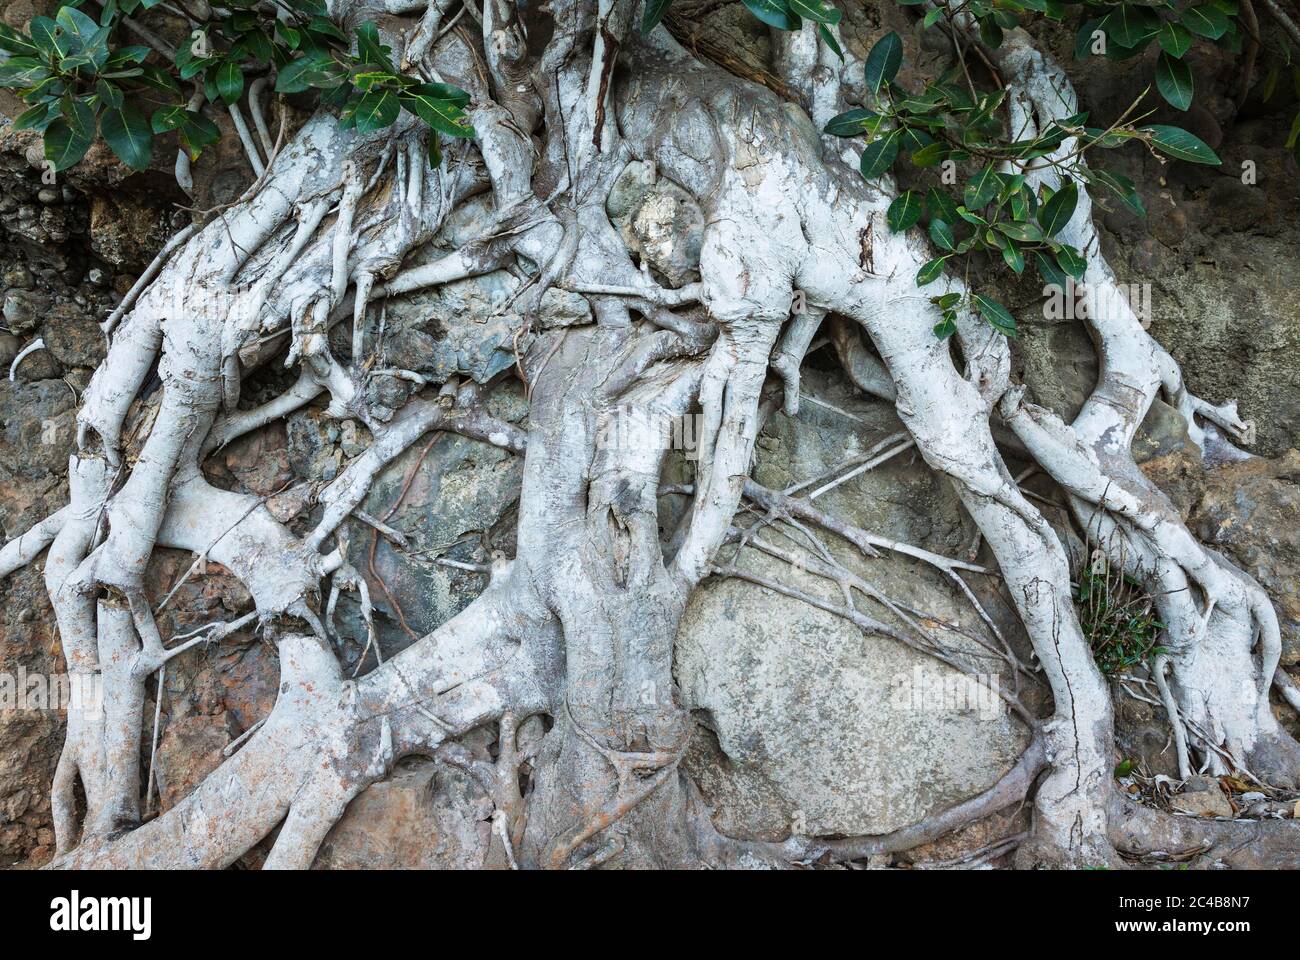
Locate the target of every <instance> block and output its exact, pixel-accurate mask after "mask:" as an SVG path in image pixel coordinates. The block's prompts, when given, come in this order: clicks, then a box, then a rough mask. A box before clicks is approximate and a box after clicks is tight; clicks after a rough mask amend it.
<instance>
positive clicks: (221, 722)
mask: <svg viewBox="0 0 1300 960" xmlns="http://www.w3.org/2000/svg"><path fill="white" fill-rule="evenodd" d="M233 739H234V737H233V736H232V735H231V730H230V724H229V718H228V717H227V716H226V714H225V713H224V712H223V713H220V714H217V715H216V716H204V715H195V716H190V717H185V718H184V719H181V720H176V721H169V722H168V723H167V726H166V727H165V729H164V730H163V733H162V737H161V739H160V740H159V742H158V756H157V760H156V763H155V767H154V770H155V773H156V776H157V779H158V795H159V797H160V798H161V800H160V806H161V807H162V809H163V810H170V809H171V808H172V807H174V806H176V804H178V803H179V802H180V801H182V800H184V799H185V798H186V797H187V796H189V794H190V792H191V791H192V790H193V789H194V788H195V787H196V786H198V785H199V784H200V783H201V782H202V781H203V778H204V777H206V776H207V775H208V774H209V773H211V772H212V771H213V770H215V769H217V767H219V766H221V764H222V762H223V761H224V760H225V759H226V758H225V756H224V754H223V753H222V751H223V750H225V748H226V747H227V745H229V743H230V742H231V740H233Z"/></svg>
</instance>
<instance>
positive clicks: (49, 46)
mask: <svg viewBox="0 0 1300 960" xmlns="http://www.w3.org/2000/svg"><path fill="white" fill-rule="evenodd" d="M27 32H28V33H29V34H31V38H32V43H34V44H35V45H36V46H37V47H38V48H39V49H40V52H41V53H42V54H44V55H45V59H46V60H47V61H49V62H53V61H55V60H62V59H63V58H64V57H66V56H67V55H68V54H69V53H71V52H72V44H71V43H70V42H69V41H68V40H67V39H66V38H64V37H62V36H60V35H59V27H58V24H56V23H55V22H54V21H53V20H51V19H50V18H49V17H32V22H31V23H30V24H28V26H27ZM14 52H15V53H18V52H19V51H14ZM33 52H34V51H33Z"/></svg>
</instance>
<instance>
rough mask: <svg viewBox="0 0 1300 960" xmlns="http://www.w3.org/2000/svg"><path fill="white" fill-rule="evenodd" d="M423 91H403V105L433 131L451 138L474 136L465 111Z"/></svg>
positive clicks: (417, 89)
mask: <svg viewBox="0 0 1300 960" xmlns="http://www.w3.org/2000/svg"><path fill="white" fill-rule="evenodd" d="M423 89H424V88H423V87H415V88H413V89H411V90H406V91H403V93H402V96H401V105H402V106H404V107H406V109H407V110H410V111H411V112H412V113H413V114H415V115H416V116H417V117H419V118H420V119H421V120H423V121H424V122H425V123H427V124H428V125H429V126H431V127H433V129H435V130H438V131H440V132H441V133H445V134H447V136H449V137H464V138H469V137H472V136H474V128H473V127H471V126H470V125H469V122H468V121H467V120H466V118H465V111H463V110H462V109H461V108H460V107H459V106H457V105H456V104H455V103H453V102H451V101H450V100H443V99H440V98H439V97H436V96H432V95H430V94H428V93H423V92H421V91H422V90H423ZM367 96H369V94H367Z"/></svg>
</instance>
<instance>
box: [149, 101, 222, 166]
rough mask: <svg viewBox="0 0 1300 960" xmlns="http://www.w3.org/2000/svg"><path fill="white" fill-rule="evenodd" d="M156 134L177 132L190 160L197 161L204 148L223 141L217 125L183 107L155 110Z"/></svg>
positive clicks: (154, 125) (153, 123)
mask: <svg viewBox="0 0 1300 960" xmlns="http://www.w3.org/2000/svg"><path fill="white" fill-rule="evenodd" d="M152 126H153V132H154V133H167V132H168V131H171V130H175V131H176V132H177V133H178V134H179V135H180V139H181V143H182V144H183V145H184V147H185V149H186V151H187V152H188V153H189V155H190V159H191V160H194V159H197V158H198V156H199V154H200V153H202V152H203V148H204V147H207V146H210V145H211V144H214V143H216V142H217V141H218V140H219V139H221V131H220V130H219V129H218V128H217V125H216V124H215V123H213V122H212V121H211V120H209V119H208V118H207V117H205V116H203V114H201V113H198V112H197V111H194V110H186V109H185V108H184V107H181V106H172V107H163V108H162V109H160V110H155V111H154V115H153V118H152Z"/></svg>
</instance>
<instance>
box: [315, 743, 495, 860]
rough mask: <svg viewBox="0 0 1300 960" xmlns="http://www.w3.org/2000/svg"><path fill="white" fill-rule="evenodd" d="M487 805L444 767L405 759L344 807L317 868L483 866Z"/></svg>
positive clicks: (488, 830)
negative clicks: (387, 776)
mask: <svg viewBox="0 0 1300 960" xmlns="http://www.w3.org/2000/svg"><path fill="white" fill-rule="evenodd" d="M492 810H493V806H492V801H491V800H489V799H488V797H487V794H486V793H484V791H483V789H482V788H481V787H480V786H479V785H478V784H477V783H475V782H473V781H472V780H471V779H470V778H469V777H468V776H466V775H465V774H464V773H462V772H461V771H459V770H457V769H455V768H453V767H449V766H447V765H446V764H443V763H438V762H434V761H431V760H425V759H416V758H412V759H408V760H404V761H401V762H400V763H399V764H398V765H397V769H395V770H394V771H393V773H392V775H391V776H390V777H389V778H388V779H387V780H382V781H380V782H379V783H376V784H373V785H372V786H370V787H368V788H367V789H366V790H364V791H362V793H361V794H360V795H359V796H358V797H357V798H356V799H355V800H353V801H352V803H350V804H349V805H348V808H347V811H346V812H345V813H344V814H343V817H342V819H341V820H339V822H338V823H336V824H335V825H334V827H333V829H331V830H330V832H329V833H328V834H327V835H326V837H325V840H324V842H323V843H322V844H321V847H320V852H319V853H318V854H317V855H316V862H315V864H314V865H313V868H314V869H317V870H372V869H382V870H468V869H478V868H481V867H483V866H484V865H485V861H486V859H487V853H488V848H489V846H490V841H491V820H490V819H489V818H490V817H491V816H492Z"/></svg>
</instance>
